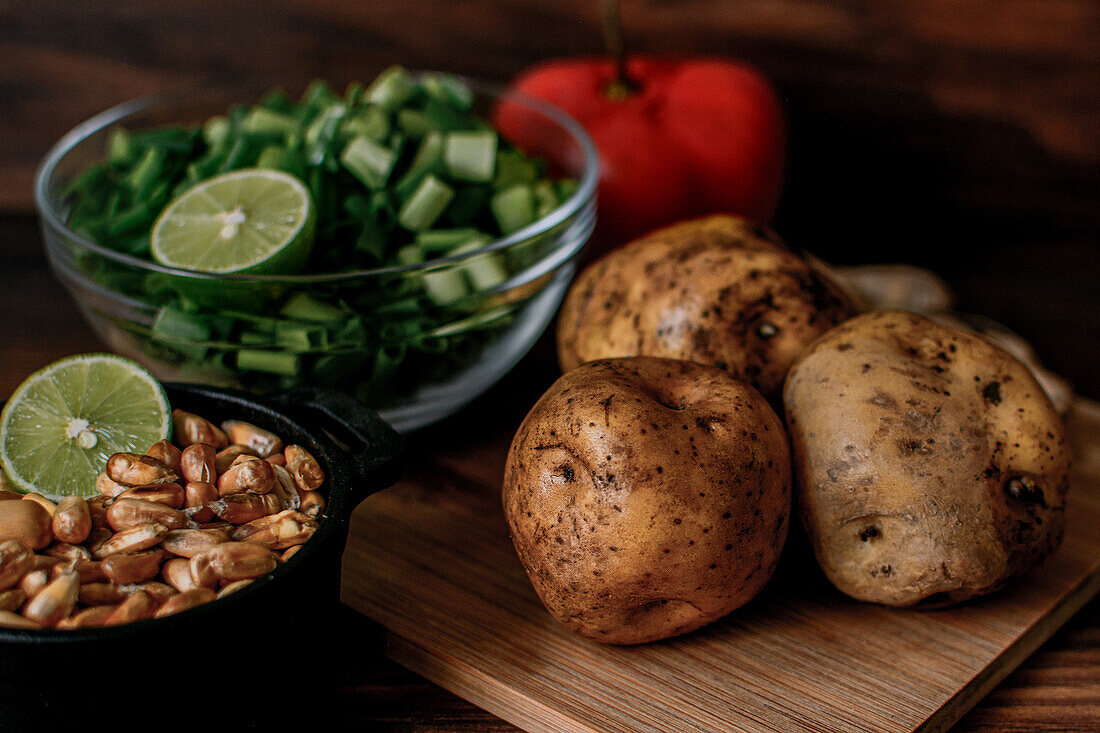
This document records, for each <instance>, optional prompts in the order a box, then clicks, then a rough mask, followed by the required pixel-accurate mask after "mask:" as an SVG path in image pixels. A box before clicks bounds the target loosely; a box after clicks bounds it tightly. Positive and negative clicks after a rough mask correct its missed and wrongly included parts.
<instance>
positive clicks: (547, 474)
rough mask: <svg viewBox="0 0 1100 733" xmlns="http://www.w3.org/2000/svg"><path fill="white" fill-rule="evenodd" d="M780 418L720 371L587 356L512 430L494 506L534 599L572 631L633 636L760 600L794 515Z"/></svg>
mask: <svg viewBox="0 0 1100 733" xmlns="http://www.w3.org/2000/svg"><path fill="white" fill-rule="evenodd" d="M790 480H791V479H790V453H789V448H788V445H787V437H786V434H785V432H784V430H783V425H782V422H781V421H780V420H779V418H778V417H777V416H776V414H775V413H774V412H773V411H772V409H771V407H770V406H769V405H768V403H767V402H766V401H765V400H764V399H763V397H761V396H760V394H759V393H758V392H757V391H756V390H755V389H753V388H752V387H750V386H749V385H747V384H745V383H743V382H739V381H737V380H735V379H733V378H732V377H730V376H729V374H727V373H726V372H724V371H722V370H720V369H716V368H714V367H708V366H703V365H700V364H692V363H689V362H685V361H678V360H673V359H657V358H651V357H638V358H630V359H608V360H600V361H593V362H589V363H587V364H584V365H582V366H580V367H577V368H576V369H574V370H572V371H570V372H568V373H566V374H565V375H564V376H562V377H561V378H560V379H558V381H557V382H555V383H554V385H553V386H552V387H550V389H549V390H548V391H547V392H546V394H544V395H543V396H542V398H541V399H540V400H539V401H538V403H537V404H536V405H535V406H534V408H532V410H531V412H530V413H529V414H528V415H527V418H526V419H525V420H524V421H523V424H522V425H521V426H520V428H519V431H518V432H517V433H516V436H515V438H514V440H513V441H512V446H511V449H510V451H509V453H508V461H507V465H506V468H505V473H504V491H503V500H504V513H505V516H506V517H507V520H508V526H509V529H510V531H511V535H512V541H513V543H514V545H515V548H516V552H517V553H518V555H519V558H520V561H521V562H522V563H523V566H524V567H525V568H526V570H527V574H528V576H529V577H530V579H531V582H532V584H533V585H534V587H535V590H536V591H537V593H538V595H539V597H540V598H541V599H542V601H543V603H544V604H545V605H546V607H547V609H549V611H550V613H551V614H553V615H554V616H555V617H556V618H557V619H558V620H559V621H561V622H562V623H563V624H565V625H566V626H567V627H569V628H570V629H572V630H573V631H575V632H577V633H578V634H580V635H581V636H584V637H587V638H589V639H593V640H596V641H601V642H606V643H611V644H636V643H641V642H647V641H653V640H656V639H664V638H666V637H670V636H674V635H676V634H683V633H685V632H688V631H691V630H693V629H697V628H699V627H700V626H703V625H704V624H707V623H710V622H711V621H714V620H715V619H718V618H720V617H722V616H724V615H726V614H727V613H729V612H730V611H732V610H734V609H735V608H737V607H739V606H741V605H743V604H745V603H747V602H748V601H749V600H750V599H751V598H753V596H755V595H756V594H757V593H758V592H759V591H760V589H761V588H762V587H763V586H764V583H765V582H766V581H767V580H768V578H769V577H770V576H771V574H772V571H773V570H774V569H775V564H776V561H777V560H778V558H779V553H780V550H781V549H782V547H783V542H784V540H785V539H786V535H787V525H788V520H789V512H790V501H791V499H790Z"/></svg>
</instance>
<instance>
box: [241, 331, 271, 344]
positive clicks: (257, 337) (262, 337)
mask: <svg viewBox="0 0 1100 733" xmlns="http://www.w3.org/2000/svg"><path fill="white" fill-rule="evenodd" d="M240 341H241V343H242V344H244V345H246V346H271V345H272V344H274V343H275V331H274V329H272V332H271V333H263V332H260V331H241V337H240Z"/></svg>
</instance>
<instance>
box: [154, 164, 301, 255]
mask: <svg viewBox="0 0 1100 733" xmlns="http://www.w3.org/2000/svg"><path fill="white" fill-rule="evenodd" d="M315 222H316V215H315V214H314V210H313V201H312V199H311V198H310V195H309V189H307V188H306V187H305V185H304V184H303V183H302V182H301V181H300V180H298V179H297V178H295V177H294V176H292V175H289V174H286V173H283V172H281V171H276V170H270V169H266V168H250V169H246V170H239V171H233V172H232V173H226V174H224V175H220V176H216V177H214V178H210V179H208V180H205V181H201V182H199V183H197V184H195V185H194V186H192V187H191V188H189V189H187V191H185V192H184V193H183V194H182V195H181V196H180V197H179V198H177V199H176V200H175V201H172V202H171V203H170V204H168V206H167V207H166V208H165V209H164V211H163V212H162V213H161V215H160V218H158V219H157V223H156V224H154V225H153V231H152V235H151V236H152V242H151V244H152V252H153V259H155V260H156V261H157V262H159V263H160V264H162V265H169V266H171V267H178V268H181V269H185V270H197V271H199V272H208V273H217V274H228V273H236V274H254V275H289V274H293V273H296V272H298V271H299V270H301V269H302V267H304V266H305V264H306V261H307V260H308V259H309V253H310V249H311V248H312V247H313V233H314V229H315V227H316V223H315Z"/></svg>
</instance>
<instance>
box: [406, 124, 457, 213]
mask: <svg viewBox="0 0 1100 733" xmlns="http://www.w3.org/2000/svg"><path fill="white" fill-rule="evenodd" d="M443 168H444V166H443V136H442V135H440V134H438V133H432V134H431V135H428V136H427V137H425V138H424V139H423V140H422V141H421V142H420V147H418V148H417V149H416V155H415V156H413V159H412V162H411V163H410V164H409V169H408V170H407V171H405V174H404V175H403V176H401V178H399V179H398V181H397V183H396V184H395V185H394V187H393V192H394V193H395V194H396V195H397V197H398V198H399V199H401V200H402V201H404V200H406V199H408V198H409V197H410V196H412V195H413V193H415V192H416V189H417V187H418V186H419V185H420V184H421V182H423V180H424V179H425V178H426V177H427V176H428V175H429V174H441V173H442V172H443ZM460 190H461V189H460Z"/></svg>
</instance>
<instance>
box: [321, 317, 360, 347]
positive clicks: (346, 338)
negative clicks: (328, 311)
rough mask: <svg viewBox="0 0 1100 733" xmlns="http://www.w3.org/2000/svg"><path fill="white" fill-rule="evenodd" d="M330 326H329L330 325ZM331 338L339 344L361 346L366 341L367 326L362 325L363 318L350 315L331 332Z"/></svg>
mask: <svg viewBox="0 0 1100 733" xmlns="http://www.w3.org/2000/svg"><path fill="white" fill-rule="evenodd" d="M330 328H331V326H330ZM332 340H333V341H334V342H335V343H337V344H341V345H345V346H346V345H348V344H351V345H354V346H362V345H363V344H365V343H366V342H367V327H366V326H364V325H363V319H362V318H361V317H359V316H352V317H351V318H349V319H348V320H347V321H345V322H344V324H343V325H342V326H340V329H339V330H338V331H336V333H335V334H333V337H332Z"/></svg>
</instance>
